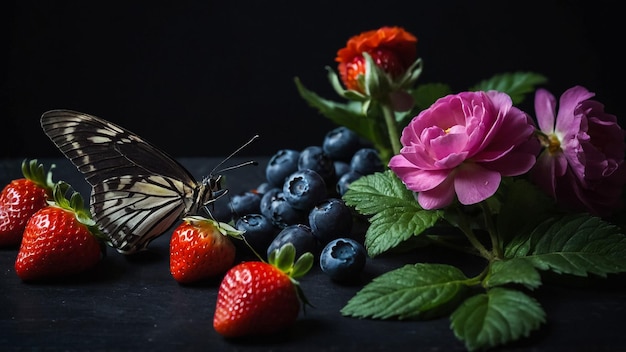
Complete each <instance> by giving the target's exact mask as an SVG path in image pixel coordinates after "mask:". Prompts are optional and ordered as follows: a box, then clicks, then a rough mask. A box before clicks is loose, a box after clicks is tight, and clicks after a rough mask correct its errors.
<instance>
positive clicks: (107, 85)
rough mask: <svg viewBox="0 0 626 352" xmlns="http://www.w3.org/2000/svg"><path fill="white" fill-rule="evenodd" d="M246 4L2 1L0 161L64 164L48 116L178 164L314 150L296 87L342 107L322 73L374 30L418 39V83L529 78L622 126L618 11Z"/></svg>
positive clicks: (311, 115)
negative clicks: (581, 92) (45, 123)
mask: <svg viewBox="0 0 626 352" xmlns="http://www.w3.org/2000/svg"><path fill="white" fill-rule="evenodd" d="M242 3H243V2H238V1H178V2H174V1H170V2H165V1H156V2H130V1H128V2H120V3H115V2H84V1H63V2H56V1H54V2H52V1H51V2H44V1H42V2H37V1H6V2H4V10H3V11H2V15H0V16H1V18H0V23H1V25H2V36H5V38H3V39H4V41H3V42H4V45H2V50H3V51H4V52H3V53H2V58H3V60H6V63H5V64H4V65H3V67H4V69H3V70H2V71H0V84H1V85H0V87H1V91H0V99H1V100H0V103H1V105H0V108H1V109H2V111H0V119H1V120H2V124H1V126H0V129H1V136H0V156H2V157H28V158H36V157H45V156H59V155H60V152H58V151H57V150H56V148H54V146H53V145H52V143H51V142H50V141H49V140H48V138H47V137H46V136H45V135H44V134H43V132H42V130H41V128H40V126H39V117H40V116H41V114H42V113H43V112H44V111H46V110H49V109H56V108H65V109H74V110H79V111H82V112H86V113H90V114H94V115H97V116H100V117H102V118H105V119H107V120H110V121H113V122H115V123H118V124H120V125H122V126H124V127H126V128H128V129H129V130H131V131H134V132H135V133H137V134H139V135H141V136H143V137H145V138H146V139H147V140H149V141H151V142H153V143H154V144H156V145H157V146H159V147H161V148H162V149H164V150H165V151H167V152H169V153H170V154H172V155H173V156H176V157H180V156H224V155H227V154H229V153H230V152H231V151H233V150H234V149H235V148H236V147H237V146H239V145H240V144H242V143H243V142H244V141H246V140H247V139H248V138H249V137H251V136H252V135H253V134H255V133H259V134H260V135H261V139H260V140H259V141H257V142H255V143H254V145H253V147H250V148H249V149H247V150H245V151H244V152H243V153H242V156H243V155H270V154H273V153H274V152H275V151H276V150H278V149H279V148H293V149H302V148H304V147H306V146H308V145H312V144H321V141H322V140H323V136H324V134H325V133H326V132H327V131H328V130H330V129H331V128H333V127H334V125H333V124H332V123H331V122H330V121H328V120H326V119H325V118H324V117H322V116H321V115H318V113H317V112H316V111H315V110H313V109H312V108H310V107H309V106H308V105H307V104H306V103H305V102H304V100H302V99H301V98H300V97H299V95H298V93H297V90H296V87H295V85H294V82H293V79H294V77H296V76H299V77H300V78H301V79H302V81H303V83H304V84H305V85H306V86H307V87H308V88H309V89H311V90H313V91H315V92H317V93H318V94H320V95H322V96H323V97H326V98H329V99H333V100H340V98H339V97H338V96H337V95H336V94H335V93H334V91H333V90H332V88H331V87H330V84H329V83H328V80H327V77H326V71H325V69H324V67H325V66H326V65H330V66H332V67H333V68H335V67H336V66H335V65H336V64H335V62H334V58H335V55H336V52H337V50H338V49H340V48H341V47H343V46H344V45H345V43H346V41H347V40H348V38H350V37H351V36H353V35H355V34H358V33H360V32H362V31H365V30H371V29H376V28H378V27H380V26H383V25H398V26H403V27H404V28H405V29H407V30H408V31H410V32H412V33H413V34H415V35H416V36H417V37H418V39H419V42H418V55H419V56H420V57H421V58H422V59H423V60H424V73H423V74H422V76H421V78H420V80H419V81H418V83H432V82H442V83H448V84H450V85H451V86H452V88H453V89H454V90H455V91H457V92H458V91H461V90H465V89H467V88H469V87H470V86H472V85H473V84H475V83H477V82H478V81H480V80H482V79H485V78H488V77H490V76H492V75H494V74H498V73H503V72H510V71H516V70H528V71H534V72H537V73H542V74H544V75H546V76H547V77H548V78H549V80H550V81H549V83H548V84H547V85H546V88H548V89H549V90H551V91H552V92H553V93H554V94H555V95H556V96H557V97H558V96H560V94H561V93H562V92H563V91H564V90H566V89H567V88H570V87H571V86H573V85H576V84H581V85H583V86H585V87H587V88H588V89H589V90H591V91H593V92H595V93H596V94H597V95H596V99H597V100H599V101H601V102H603V103H604V104H605V105H606V110H607V111H608V112H610V113H613V114H615V115H617V116H618V117H620V120H621V121H623V116H624V108H623V105H622V104H620V102H619V101H618V94H621V93H622V92H623V89H621V88H618V85H617V84H618V80H619V81H620V82H619V83H621V80H622V79H623V71H624V70H623V67H622V63H623V56H622V55H621V54H618V49H621V50H623V40H620V39H615V38H619V37H617V35H618V33H621V32H623V28H622V27H623V25H622V23H623V20H622V18H618V14H620V13H621V11H618V10H617V4H618V2H614V3H608V2H602V1H594V2H591V3H589V2H584V3H583V2H580V3H579V2H576V1H554V0H545V1H516V2H509V1H481V2H473V1H429V2H427V1H394V0H384V1H380V0H379V1H369V0H368V1H365V0H362V1H336V0H335V1H311V2H300V1H275V2H268V1H262V2H261V1H254V2H253V1H250V2H246V3H245V4H242ZM583 4H585V6H583ZM618 61H619V62H620V65H619V67H618ZM529 103H530V102H527V103H525V104H523V106H522V107H523V108H525V110H526V111H527V112H529V113H530V114H531V115H534V110H533V108H532V104H529ZM623 125H624V124H623V123H622V126H623Z"/></svg>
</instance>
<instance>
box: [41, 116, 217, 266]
mask: <svg viewBox="0 0 626 352" xmlns="http://www.w3.org/2000/svg"><path fill="white" fill-rule="evenodd" d="M41 126H42V128H43V130H44V132H45V133H46V135H48V137H49V138H50V139H51V140H52V142H53V143H54V144H55V145H56V146H57V147H58V148H59V150H61V152H62V153H63V154H64V155H65V156H66V157H67V158H68V159H69V160H70V161H71V162H72V163H73V164H74V165H75V166H76V167H77V168H78V170H79V171H80V172H81V173H83V175H84V176H85V180H86V181H87V182H88V183H89V184H90V185H91V186H92V189H91V197H90V210H91V213H92V215H93V217H94V219H95V221H96V223H98V225H99V226H100V227H101V230H102V231H103V232H104V233H105V234H106V236H107V243H108V244H109V245H110V246H111V247H113V248H115V249H116V250H117V251H118V252H120V253H123V254H132V253H135V252H137V251H141V250H144V249H146V247H147V245H148V244H149V243H150V242H151V241H152V240H154V239H155V238H157V237H158V236H160V235H162V234H163V233H165V232H166V231H167V230H168V229H169V228H170V227H171V226H172V225H173V224H174V223H175V222H176V221H178V220H180V219H181V218H182V217H184V216H187V215H195V214H198V213H199V212H200V211H201V209H203V208H204V207H205V206H206V205H208V204H210V203H211V202H213V201H215V200H216V199H217V198H219V197H220V196H222V195H224V194H225V193H226V190H224V189H222V188H221V185H220V179H221V176H217V177H214V176H212V175H211V176H209V177H207V178H205V179H204V180H202V181H200V182H198V181H196V180H195V178H194V177H193V176H192V175H191V174H190V173H189V171H187V170H186V169H185V168H184V167H183V166H182V165H181V164H180V163H178V162H177V161H176V160H174V159H173V158H172V157H170V156H169V155H167V154H166V153H164V152H163V151H161V150H159V149H158V148H156V147H155V146H153V145H152V144H150V143H149V142H147V141H145V140H144V139H142V138H141V137H139V136H137V135H136V134H134V133H132V132H130V131H128V130H126V129H124V128H122V127H120V126H117V125H115V124H113V123H111V122H108V121H106V120H103V119H100V118H98V117H95V116H92V115H88V114H84V113H80V112H76V111H71V110H52V111H48V112H46V113H44V114H43V115H42V117H41Z"/></svg>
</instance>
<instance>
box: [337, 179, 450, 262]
mask: <svg viewBox="0 0 626 352" xmlns="http://www.w3.org/2000/svg"><path fill="white" fill-rule="evenodd" d="M343 199H344V201H345V202H346V204H347V205H349V206H353V207H354V208H355V209H356V210H357V211H358V212H359V213H361V214H363V215H373V216H372V217H371V218H370V219H369V221H370V226H369V227H368V229H367V232H366V234H365V247H366V248H367V251H368V254H369V255H370V257H375V256H377V255H379V254H381V253H383V252H385V251H387V250H389V249H391V248H394V247H396V246H398V245H399V244H400V243H402V242H404V241H406V240H408V239H409V238H411V237H412V236H418V235H420V234H421V233H422V232H423V231H424V230H426V229H428V228H430V227H432V226H433V225H434V224H435V223H436V222H437V221H438V220H439V219H440V218H441V217H442V216H443V212H441V211H431V210H424V209H422V208H421V207H420V206H419V204H418V203H417V202H416V201H415V197H414V196H413V192H411V191H409V190H408V189H407V188H406V186H405V185H404V184H403V183H402V181H401V180H400V179H399V178H398V177H397V176H396V175H395V174H394V173H393V172H392V171H390V170H387V171H385V172H379V173H375V174H373V175H368V176H363V177H361V178H359V179H358V180H356V181H354V182H352V184H351V185H350V187H349V189H348V191H347V192H346V193H345V194H344V195H343Z"/></svg>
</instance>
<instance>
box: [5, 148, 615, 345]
mask: <svg viewBox="0 0 626 352" xmlns="http://www.w3.org/2000/svg"><path fill="white" fill-rule="evenodd" d="M267 159H268V158H258V159H257V160H258V161H259V165H258V166H256V167H254V166H250V167H245V168H243V169H239V170H234V171H231V172H228V173H227V175H226V178H227V185H228V188H229V189H230V192H231V193H238V192H242V191H245V190H247V189H252V188H255V187H256V186H257V185H258V184H260V183H261V182H263V181H264V174H265V165H266V163H267ZM21 161H22V160H17V159H3V160H0V184H1V185H2V186H4V185H5V184H7V183H8V182H9V181H10V180H12V179H14V178H19V177H21V171H20V164H21ZM40 161H42V162H44V163H45V164H46V165H49V164H51V163H55V164H56V166H57V167H56V169H55V170H54V175H55V177H54V179H55V180H65V181H67V182H69V183H70V184H72V185H73V186H74V188H75V189H76V190H78V191H80V192H81V193H82V194H83V196H84V197H86V198H87V197H88V195H89V187H88V186H87V184H86V183H85V182H84V180H83V178H82V175H81V174H80V173H79V172H78V171H77V170H76V169H75V168H74V166H73V165H71V164H70V163H69V162H68V161H67V160H65V159H62V158H59V159H41V160H40ZM180 161H181V163H182V164H183V165H184V166H185V167H187V168H188V169H189V170H190V171H191V172H192V174H194V175H195V176H196V177H198V179H200V178H201V177H203V176H206V175H208V174H209V172H210V171H211V169H212V168H213V167H214V166H215V165H216V164H217V163H218V162H219V160H218V159H212V158H206V159H200V158H187V159H185V158H182V159H180ZM237 161H242V160H241V159H235V160H233V163H236V162H237ZM170 234H171V231H170V232H168V233H166V234H165V235H163V236H161V237H160V238H158V239H156V240H155V241H154V242H152V243H151V245H150V247H149V248H150V250H149V251H148V252H146V253H142V254H139V255H133V256H123V255H121V254H118V253H117V252H115V251H114V250H112V249H111V248H108V254H107V256H106V257H105V259H104V260H103V261H102V262H101V263H100V264H99V265H98V266H97V267H96V268H95V269H94V270H93V271H90V272H89V273H88V274H86V275H82V276H80V277H78V278H74V279H71V280H65V281H61V282H55V283H39V284H36V283H23V282H21V281H20V280H19V278H18V277H17V275H16V274H15V271H14V268H13V265H14V262H15V258H16V254H17V248H4V249H0V270H1V274H0V350H30V351H32V350H49V349H52V350H70V351H75V350H81V351H82V350H93V351H103V350H107V351H109V350H151V351H153V350H164V351H185V350H204V351H220V350H224V351H409V350H410V351H463V350H465V348H464V345H463V344H462V343H461V342H460V341H458V340H457V339H456V338H455V337H454V335H453V333H452V331H451V330H450V328H449V325H450V323H449V320H448V319H447V318H440V319H436V320H430V321H380V320H368V319H354V318H347V317H343V316H342V315H341V314H340V312H339V310H340V309H341V308H342V307H343V306H344V305H345V304H346V303H347V301H348V300H349V299H350V298H351V297H353V296H354V294H355V293H356V292H357V291H358V290H359V289H360V288H361V287H362V286H363V285H364V284H365V283H366V282H368V281H369V280H371V279H372V278H373V277H375V276H377V275H380V274H382V273H384V272H386V271H388V270H390V269H393V268H397V267H400V266H402V265H404V264H407V263H411V264H412V263H417V262H419V261H429V262H442V263H450V264H456V265H460V267H461V268H465V267H468V270H472V268H471V267H472V263H471V261H467V259H468V258H465V257H463V256H461V255H456V254H454V255H453V254H450V253H449V252H442V251H440V250H436V249H435V250H429V251H427V252H426V253H424V251H422V252H411V253H406V254H403V255H394V256H381V257H376V258H373V259H368V262H367V264H366V267H365V270H364V272H363V274H362V277H361V280H360V282H359V283H357V284H353V285H340V284H337V283H333V282H331V281H330V280H329V279H328V277H326V276H325V275H324V274H323V273H322V272H321V270H320V269H319V267H318V266H315V267H314V268H313V269H312V271H311V272H310V273H309V274H308V275H307V276H305V277H304V278H302V279H301V280H300V282H301V285H302V288H303V289H304V290H305V292H306V293H307V297H308V299H309V301H310V302H311V303H312V304H313V305H314V307H313V308H310V307H309V308H308V309H307V310H306V314H301V315H300V317H299V318H298V321H297V323H296V324H295V326H293V327H292V328H290V329H289V330H288V331H286V332H284V333H283V334H279V335H276V336H271V337H263V338H253V339H244V340H240V341H231V340H226V339H224V338H222V337H221V336H219V335H218V334H217V333H216V332H215V331H214V330H213V325H212V321H213V310H214V308H215V302H216V297H217V288H218V286H219V280H214V281H210V282H205V283H202V284H198V285H187V286H185V285H180V284H178V283H177V282H176V281H174V279H173V278H172V276H171V275H170V272H169V258H168V255H169V254H168V245H169V235H170ZM459 263H464V264H459ZM533 296H534V297H535V298H537V300H538V301H539V302H540V304H541V305H542V306H543V308H544V309H545V311H546V313H547V323H546V324H545V325H542V326H541V328H540V329H539V330H536V331H534V332H533V333H532V334H531V336H530V337H529V338H525V339H522V340H520V341H517V342H515V343H512V344H509V345H507V346H505V347H503V348H498V349H497V350H502V351H626V324H625V323H624V322H625V318H624V317H625V316H626V277H625V276H624V275H613V276H609V278H607V279H592V280H591V281H584V282H583V281H581V282H580V283H578V284H575V285H564V284H555V283H549V284H544V285H543V286H541V287H539V288H538V289H537V290H536V291H535V292H533Z"/></svg>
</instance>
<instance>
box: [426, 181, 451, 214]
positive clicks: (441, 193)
mask: <svg viewBox="0 0 626 352" xmlns="http://www.w3.org/2000/svg"><path fill="white" fill-rule="evenodd" d="M452 182H453V179H452V177H450V178H448V179H447V180H445V181H444V182H442V183H441V184H440V185H439V187H436V188H433V189H431V190H429V191H424V192H419V193H418V194H417V202H418V203H419V205H420V206H421V207H422V208H424V209H441V208H443V207H446V206H448V205H450V204H451V203H452V201H453V200H454V187H453V186H452Z"/></svg>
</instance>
